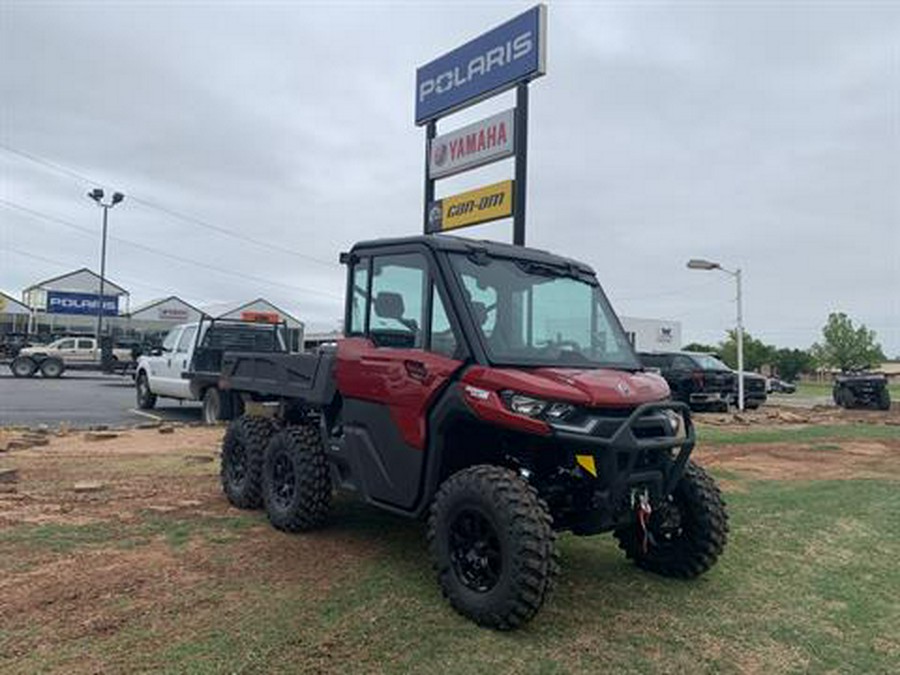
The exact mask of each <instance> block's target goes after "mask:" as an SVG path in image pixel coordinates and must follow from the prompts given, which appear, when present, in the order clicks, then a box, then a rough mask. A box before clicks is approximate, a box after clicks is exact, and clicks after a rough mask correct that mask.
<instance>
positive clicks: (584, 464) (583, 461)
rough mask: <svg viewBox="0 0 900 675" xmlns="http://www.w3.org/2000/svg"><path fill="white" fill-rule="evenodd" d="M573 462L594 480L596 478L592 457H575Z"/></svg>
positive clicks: (595, 468)
mask: <svg viewBox="0 0 900 675" xmlns="http://www.w3.org/2000/svg"><path fill="white" fill-rule="evenodd" d="M575 461H576V462H578V464H579V466H581V468H582V469H584V470H585V471H587V472H588V473H589V474H591V475H592V476H593V477H594V478H596V477H597V467H596V466H595V465H594V456H593V455H575Z"/></svg>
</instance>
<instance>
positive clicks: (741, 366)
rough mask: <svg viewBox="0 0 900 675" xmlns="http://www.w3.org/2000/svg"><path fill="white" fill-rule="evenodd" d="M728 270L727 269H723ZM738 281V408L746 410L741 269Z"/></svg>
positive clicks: (738, 273)
mask: <svg viewBox="0 0 900 675" xmlns="http://www.w3.org/2000/svg"><path fill="white" fill-rule="evenodd" d="M723 271H727V270H723ZM734 279H735V281H736V282H737V359H738V410H740V411H741V412H744V312H743V309H742V302H741V269H740V268H738V269H737V270H736V271H735V272H734Z"/></svg>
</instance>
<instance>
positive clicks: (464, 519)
mask: <svg viewBox="0 0 900 675" xmlns="http://www.w3.org/2000/svg"><path fill="white" fill-rule="evenodd" d="M448 536H449V543H450V562H451V564H452V565H453V571H454V573H455V574H456V577H457V578H458V579H459V580H460V581H461V582H462V583H463V585H465V586H466V587H467V588H469V589H471V590H473V591H476V592H478V593H487V592H488V591H490V590H491V589H492V588H493V587H494V586H496V585H497V582H498V581H499V580H500V573H501V572H502V569H503V566H502V561H503V557H502V555H501V550H500V538H499V537H498V536H497V531H496V529H494V526H493V524H492V523H491V521H490V520H488V519H487V518H486V517H485V516H484V514H483V513H481V512H480V511H476V510H474V509H463V510H461V511H459V512H458V513H457V514H456V516H455V517H454V518H453V520H452V521H451V523H450V528H449V535H448Z"/></svg>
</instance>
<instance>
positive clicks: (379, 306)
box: [375, 291, 406, 321]
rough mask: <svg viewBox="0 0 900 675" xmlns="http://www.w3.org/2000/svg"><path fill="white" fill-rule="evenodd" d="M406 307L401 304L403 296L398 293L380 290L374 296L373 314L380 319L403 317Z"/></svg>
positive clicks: (399, 318)
mask: <svg viewBox="0 0 900 675" xmlns="http://www.w3.org/2000/svg"><path fill="white" fill-rule="evenodd" d="M405 310H406V308H405V307H404V306H403V296H402V295H400V294H399V293H389V292H387V291H382V292H381V293H379V294H378V295H376V296H375V314H377V315H378V316H379V317H381V318H382V319H396V320H397V321H400V320H402V319H403V314H404V312H405Z"/></svg>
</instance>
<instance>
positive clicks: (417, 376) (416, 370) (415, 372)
mask: <svg viewBox="0 0 900 675" xmlns="http://www.w3.org/2000/svg"><path fill="white" fill-rule="evenodd" d="M403 367H404V368H406V374H407V375H409V376H410V377H411V378H412V379H414V380H418V381H419V382H424V381H425V380H426V379H428V368H427V367H426V366H425V364H424V363H422V362H421V361H413V360H411V359H407V360H406V361H404V362H403Z"/></svg>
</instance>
